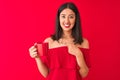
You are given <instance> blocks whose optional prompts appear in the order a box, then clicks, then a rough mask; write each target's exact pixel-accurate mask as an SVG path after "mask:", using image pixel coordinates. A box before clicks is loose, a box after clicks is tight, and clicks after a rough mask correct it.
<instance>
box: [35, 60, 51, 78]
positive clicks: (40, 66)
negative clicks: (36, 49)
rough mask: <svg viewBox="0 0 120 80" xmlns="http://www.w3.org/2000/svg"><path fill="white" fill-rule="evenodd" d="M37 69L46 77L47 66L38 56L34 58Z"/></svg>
mask: <svg viewBox="0 0 120 80" xmlns="http://www.w3.org/2000/svg"><path fill="white" fill-rule="evenodd" d="M35 61H36V64H37V67H38V70H39V71H40V73H41V74H42V75H43V76H44V77H47V75H48V73H49V71H48V68H47V66H46V65H45V64H43V63H42V61H41V59H40V58H35Z"/></svg>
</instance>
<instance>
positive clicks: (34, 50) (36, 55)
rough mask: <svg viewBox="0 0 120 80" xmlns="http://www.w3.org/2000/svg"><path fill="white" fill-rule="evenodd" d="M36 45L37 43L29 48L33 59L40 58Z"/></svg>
mask: <svg viewBox="0 0 120 80" xmlns="http://www.w3.org/2000/svg"><path fill="white" fill-rule="evenodd" d="M36 45H37V43H35V44H34V45H33V46H31V47H30V48H29V53H30V56H31V57H32V58H39V55H38V52H37V48H36Z"/></svg>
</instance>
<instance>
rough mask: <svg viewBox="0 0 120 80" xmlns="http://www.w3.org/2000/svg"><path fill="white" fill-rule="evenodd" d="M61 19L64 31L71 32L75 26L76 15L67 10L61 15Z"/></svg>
mask: <svg viewBox="0 0 120 80" xmlns="http://www.w3.org/2000/svg"><path fill="white" fill-rule="evenodd" d="M59 19H60V26H61V27H62V29H63V31H71V30H72V28H73V27H74V24H75V13H74V12H73V11H72V10H71V9H69V8H66V9H64V10H63V11H62V12H61V13H60V16H59Z"/></svg>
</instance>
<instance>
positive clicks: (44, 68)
mask: <svg viewBox="0 0 120 80" xmlns="http://www.w3.org/2000/svg"><path fill="white" fill-rule="evenodd" d="M35 46H36V43H35V45H34V46H32V47H30V49H29V53H30V56H31V57H32V58H34V59H35V61H36V64H37V67H38V70H39V72H40V73H41V74H42V75H43V76H44V77H46V76H47V75H48V68H47V66H46V65H45V64H43V63H42V61H41V59H40V57H39V55H38V53H37V48H36V47H35Z"/></svg>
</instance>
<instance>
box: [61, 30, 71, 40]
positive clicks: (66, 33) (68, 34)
mask: <svg viewBox="0 0 120 80" xmlns="http://www.w3.org/2000/svg"><path fill="white" fill-rule="evenodd" d="M71 33H72V32H71V31H68V32H67V31H66V32H63V36H62V38H66V39H68V38H72V35H71Z"/></svg>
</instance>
